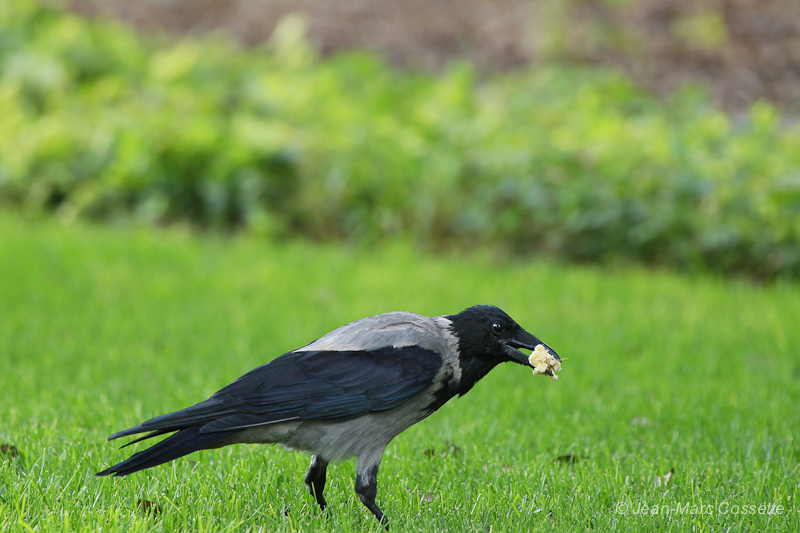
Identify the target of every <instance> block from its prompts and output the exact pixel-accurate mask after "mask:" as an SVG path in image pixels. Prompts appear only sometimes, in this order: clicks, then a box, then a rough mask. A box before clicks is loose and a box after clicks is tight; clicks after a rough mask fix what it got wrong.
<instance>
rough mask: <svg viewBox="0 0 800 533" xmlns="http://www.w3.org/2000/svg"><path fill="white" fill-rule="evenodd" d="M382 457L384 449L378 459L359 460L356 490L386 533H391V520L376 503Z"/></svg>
mask: <svg viewBox="0 0 800 533" xmlns="http://www.w3.org/2000/svg"><path fill="white" fill-rule="evenodd" d="M382 455H383V449H381V450H379V452H378V453H377V458H375V454H370V456H361V457H359V458H358V467H357V469H356V487H355V488H356V494H357V495H358V499H359V500H361V503H363V504H364V506H365V507H366V508H367V509H369V510H370V512H371V513H372V514H374V515H375V518H377V519H378V522H380V523H381V524H382V525H383V527H385V528H386V531H389V520H388V519H387V518H386V515H384V514H383V511H381V509H380V507H378V505H377V504H376V503H375V496H377V495H378V468H379V467H380V464H381V456H382Z"/></svg>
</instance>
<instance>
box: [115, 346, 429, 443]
mask: <svg viewBox="0 0 800 533" xmlns="http://www.w3.org/2000/svg"><path fill="white" fill-rule="evenodd" d="M441 366H442V356H441V355H440V354H438V353H437V352H435V351H432V350H428V349H425V348H421V347H419V346H404V347H400V348H393V347H384V348H380V349H376V350H370V351H295V352H289V353H287V354H284V355H282V356H281V357H279V358H277V359H275V360H274V361H272V362H270V363H267V364H265V365H262V366H260V367H258V368H256V369H255V370H252V371H251V372H248V373H247V374H245V375H244V376H242V377H241V378H239V379H238V380H236V381H234V382H233V383H231V384H230V385H228V386H226V387H225V388H223V389H221V390H220V391H218V392H216V393H215V394H214V395H212V396H211V398H209V399H208V400H206V401H204V402H201V403H199V404H197V405H194V406H192V407H189V408H186V409H183V410H181V411H177V412H175V413H170V414H166V415H163V416H159V417H156V418H153V419H151V420H148V421H147V422H144V423H143V424H140V425H138V426H136V427H133V428H131V429H128V430H125V431H121V432H119V433H116V434H114V435H112V436H111V437H110V438H109V440H111V439H116V438H119V437H124V436H127V435H133V434H136V433H143V432H146V431H151V432H152V433H151V434H149V435H146V436H145V437H143V438H149V437H154V436H156V435H162V434H164V433H169V432H171V431H177V430H180V429H185V428H188V427H195V426H199V428H200V429H199V431H200V433H212V432H221V431H231V430H240V429H245V428H248V427H254V426H260V425H266V424H274V423H277V422H283V421H288V420H337V419H348V418H354V417H357V416H360V415H363V414H366V413H369V412H376V411H384V410H387V409H392V408H394V407H398V406H400V405H402V404H403V403H405V402H407V401H408V400H410V399H411V398H413V397H415V396H416V395H417V394H419V393H420V392H422V391H423V390H424V389H425V388H427V387H428V386H430V385H431V384H432V383H433V381H434V378H435V377H436V374H437V373H438V372H439V370H440V369H441ZM139 440H141V439H139ZM134 442H136V441H134Z"/></svg>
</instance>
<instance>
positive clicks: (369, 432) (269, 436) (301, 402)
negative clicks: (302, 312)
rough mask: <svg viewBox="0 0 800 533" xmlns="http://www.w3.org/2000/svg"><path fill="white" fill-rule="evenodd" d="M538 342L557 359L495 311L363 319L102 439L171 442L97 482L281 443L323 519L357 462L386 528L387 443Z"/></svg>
mask: <svg viewBox="0 0 800 533" xmlns="http://www.w3.org/2000/svg"><path fill="white" fill-rule="evenodd" d="M539 344H541V345H543V346H544V347H545V348H546V349H547V350H548V351H549V352H550V353H551V354H552V355H553V356H554V358H555V359H556V360H559V361H560V358H559V357H558V355H557V354H556V352H555V351H554V350H553V349H552V348H550V347H549V346H548V345H546V344H545V343H543V342H542V341H540V340H539V339H538V338H537V337H536V336H534V335H532V334H531V333H528V332H527V331H525V330H524V329H523V328H522V327H521V326H520V325H519V324H517V323H516V322H515V321H514V320H513V319H512V318H511V317H510V316H509V315H508V314H506V313H505V312H504V311H502V310H501V309H500V308H498V307H496V306H493V305H475V306H472V307H468V308H467V309H464V310H463V311H461V312H460V313H458V314H455V315H441V316H434V317H427V316H423V315H419V314H416V313H411V312H405V311H395V312H389V313H383V314H379V315H375V316H370V317H367V318H362V319H360V320H356V321H354V322H350V323H349V324H346V325H344V326H341V327H339V328H337V329H335V330H333V331H331V332H330V333H328V334H326V335H324V336H322V337H320V338H319V339H317V340H315V341H313V342H311V343H310V344H308V345H306V346H304V347H302V348H299V349H296V350H293V351H291V352H288V353H285V354H283V355H281V356H279V357H277V358H275V359H273V360H272V361H270V362H268V363H266V364H263V365H261V366H259V367H257V368H255V369H254V370H251V371H250V372H248V373H246V374H245V375H243V376H242V377H240V378H239V379H237V380H236V381H234V382H232V383H230V384H229V385H227V386H225V387H223V388H222V389H220V390H219V391H217V392H215V393H214V394H212V395H211V397H210V398H209V399H207V400H205V401H203V402H200V403H198V404H196V405H193V406H191V407H187V408H185V409H182V410H180V411H176V412H173V413H169V414H165V415H161V416H157V417H155V418H152V419H150V420H147V421H146V422H143V423H141V424H139V425H137V426H134V427H132V428H130V429H126V430H124V431H120V432H118V433H114V434H113V435H111V436H110V437H109V438H108V440H114V439H119V438H121V437H127V436H130V435H137V434H140V433H146V435H144V436H142V437H139V438H137V439H136V440H133V441H131V442H129V443H128V444H126V445H125V446H129V445H131V444H134V443H136V442H140V441H142V440H146V439H150V438H152V437H157V436H160V435H165V434H167V433H171V435H170V436H168V437H167V438H165V439H163V440H161V441H160V442H158V443H157V444H155V445H153V446H151V447H150V448H147V449H145V450H143V451H140V452H138V453H136V454H134V455H132V456H131V457H129V458H128V459H126V460H124V461H122V462H120V463H118V464H116V465H114V466H112V467H110V468H107V469H105V470H103V471H101V472H98V473H97V475H98V476H109V475H114V476H127V475H129V474H132V473H134V472H138V471H140V470H144V469H147V468H152V467H154V466H158V465H161V464H164V463H167V462H169V461H172V460H174V459H177V458H179V457H182V456H185V455H187V454H190V453H192V452H195V451H198V450H206V449H213V448H220V447H223V446H228V445H231V444H237V443H266V444H281V445H283V446H284V447H285V448H288V449H293V450H303V451H306V452H309V453H310V454H311V464H310V465H309V468H308V471H307V472H306V474H305V479H304V481H305V485H306V487H307V489H308V492H309V494H310V495H311V496H312V497H313V498H314V499H315V500H316V503H317V505H318V506H319V508H320V509H321V511H323V512H324V511H325V510H326V509H327V507H328V503H327V501H326V500H325V497H324V495H323V491H324V489H325V481H326V475H327V468H328V465H329V464H331V463H335V462H340V461H343V460H346V459H349V458H352V457H356V458H357V463H356V478H355V492H356V495H357V496H358V498H359V500H360V501H361V503H362V504H363V505H364V506H365V507H366V508H367V509H368V510H369V511H370V512H371V513H372V514H373V515H374V516H375V518H377V519H378V521H379V522H380V523H381V525H383V526H384V527H385V529H386V530H388V529H389V522H388V519H387V518H386V515H385V514H384V513H383V511H381V509H380V507H379V506H378V504H377V503H376V497H377V493H378V469H379V467H380V463H381V458H382V457H383V452H384V450H385V448H386V446H387V445H388V444H389V442H391V441H392V439H394V438H395V437H396V436H397V435H399V434H400V433H401V432H403V431H405V430H406V429H408V428H409V427H410V426H412V425H414V424H416V423H417V422H420V421H421V420H423V419H425V418H427V417H428V416H429V415H431V414H432V413H434V412H435V411H436V410H437V409H439V408H440V407H441V406H442V405H444V404H445V403H446V402H448V401H449V400H450V399H452V398H453V397H455V396H463V395H464V394H466V393H467V392H469V391H470V390H471V389H472V388H473V386H474V385H475V384H476V383H477V382H478V381H479V380H481V379H482V378H483V377H484V376H486V375H487V374H488V373H489V371H491V370H492V369H493V368H494V367H495V366H497V365H498V364H500V363H504V362H513V363H518V364H521V365H523V366H526V367H529V368H530V367H532V366H533V365H532V364H531V362H530V361H529V359H528V356H526V355H525V353H523V352H522V351H520V350H521V349H526V350H534V349H535V348H536V346H537V345H539ZM547 373H549V374H550V375H551V377H555V376H553V374H552V373H551V372H550V371H548V372H547ZM125 446H123V448H124V447H125Z"/></svg>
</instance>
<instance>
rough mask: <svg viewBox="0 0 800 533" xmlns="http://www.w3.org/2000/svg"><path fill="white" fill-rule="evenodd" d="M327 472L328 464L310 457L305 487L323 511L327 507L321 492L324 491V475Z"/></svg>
mask: <svg viewBox="0 0 800 533" xmlns="http://www.w3.org/2000/svg"><path fill="white" fill-rule="evenodd" d="M327 470H328V463H327V462H326V461H325V460H324V459H320V458H319V457H317V456H316V455H314V456H312V457H311V464H310V465H309V467H308V472H306V487H308V493H309V494H311V495H312V496H314V497H315V498H316V499H317V504H318V505H319V508H320V509H322V510H323V511H324V510H325V508H326V507H327V506H328V502H326V501H325V497H324V496H323V495H322V491H323V490H325V474H326V472H327Z"/></svg>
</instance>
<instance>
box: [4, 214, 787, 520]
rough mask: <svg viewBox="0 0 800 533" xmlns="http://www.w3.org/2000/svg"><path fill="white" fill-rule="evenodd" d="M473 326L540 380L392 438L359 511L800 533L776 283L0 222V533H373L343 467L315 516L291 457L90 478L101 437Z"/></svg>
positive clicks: (484, 397) (192, 460)
mask: <svg viewBox="0 0 800 533" xmlns="http://www.w3.org/2000/svg"><path fill="white" fill-rule="evenodd" d="M476 303H494V304H496V305H498V306H500V307H502V308H503V309H504V310H506V311H507V312H508V313H509V314H510V315H511V316H512V317H514V318H515V319H516V320H517V321H518V322H519V323H520V324H521V325H522V326H523V327H525V328H526V329H528V330H529V331H531V332H533V333H534V334H536V335H537V336H539V337H540V338H541V339H542V340H544V341H545V342H547V343H548V344H550V345H551V346H553V348H555V349H556V350H557V351H558V353H559V354H560V355H562V357H564V358H565V361H564V368H563V371H562V372H561V378H560V379H559V380H558V381H557V382H551V381H550V380H548V379H546V378H544V377H540V376H537V377H533V376H531V373H530V371H529V370H525V369H523V368H522V367H519V366H512V365H505V366H503V367H500V368H498V369H496V370H495V371H494V372H493V373H491V374H490V375H489V376H488V377H487V378H486V379H484V380H483V381H482V382H481V383H479V384H478V385H477V386H476V387H475V389H474V390H473V391H472V392H470V393H469V394H468V395H467V396H465V397H464V398H461V399H457V400H453V401H452V402H450V403H449V404H447V405H445V407H444V408H442V409H441V410H440V411H439V412H438V413H436V414H434V415H433V416H431V417H430V418H429V419H427V420H425V421H424V422H422V423H421V424H419V425H417V426H415V427H413V428H411V429H410V430H408V431H407V432H405V433H403V434H402V435H400V436H399V437H398V438H397V439H396V440H395V441H394V442H393V443H392V444H391V445H390V446H389V448H388V449H387V452H386V455H385V457H384V461H383V463H382V468H381V475H380V477H379V484H380V485H379V492H378V503H379V505H381V507H382V508H383V510H384V511H385V512H386V513H387V515H388V516H389V518H390V520H391V524H392V526H393V528H394V530H395V531H520V532H523V531H536V530H547V531H550V530H552V531H566V530H589V529H596V530H610V529H617V530H640V531H687V530H690V529H693V530H694V531H717V530H720V531H723V530H726V529H728V528H730V530H731V531H736V530H747V531H755V530H761V531H766V530H770V531H772V530H775V531H789V530H793V531H798V530H800V515H798V509H800V505H799V504H798V502H797V499H798V497H800V488H798V481H797V480H798V477H799V476H798V470H800V442H795V436H796V435H797V432H798V428H800V414H798V409H797V407H796V406H797V405H798V404H800V384H799V383H798V378H799V376H800V353H798V347H799V346H800V328H798V324H800V288H799V287H798V286H797V285H789V284H784V285H780V284H779V285H769V286H754V285H752V284H749V283H748V282H746V281H741V280H723V279H716V278H710V277H685V276H678V275H673V274H669V273H663V272H651V271H647V270H644V269H641V268H622V267H620V268H616V269H600V268H587V267H575V266H564V265H561V264H556V263H552V262H547V261H540V262H525V263H522V262H513V261H506V260H502V259H497V258H493V257H492V256H491V255H490V254H488V253H477V254H472V255H469V256H447V257H431V256H428V255H421V254H419V253H417V252H415V251H414V250H413V249H412V248H410V247H408V246H405V245H403V244H388V245H386V246H384V247H379V248H371V249H368V248H359V247H346V246H332V245H325V246H315V245H312V244H303V243H283V244H269V243H266V242H264V241H263V240H258V239H255V238H248V237H236V238H224V237H221V236H213V235H212V236H208V235H206V236H200V237H198V236H197V235H193V234H192V233H191V232H189V231H182V230H179V229H172V230H163V231H158V230H153V229H137V228H131V227H105V228H98V227H92V226H85V225H80V224H76V225H71V226H61V225H58V224H56V223H54V222H50V221H26V222H22V221H20V220H18V219H16V218H12V217H9V216H2V217H0V390H1V391H2V395H0V412H1V413H2V415H1V416H0V442H2V443H3V444H4V445H6V446H4V447H3V453H1V454H0V530H3V531H100V530H102V531H126V532H128V531H178V530H182V531H254V530H263V531H298V530H299V531H329V530H330V531H345V532H348V531H370V530H374V531H378V530H379V527H378V524H377V522H376V521H375V520H374V519H373V518H372V516H371V515H370V514H369V513H368V511H367V510H366V509H365V508H363V506H362V505H361V504H360V503H359V502H358V499H357V498H356V496H355V494H354V493H353V490H352V486H353V475H354V470H355V465H354V462H352V461H350V462H347V463H344V464H341V465H337V466H334V467H333V468H332V469H331V470H329V481H328V485H327V487H326V496H327V499H328V501H329V502H330V503H331V513H330V516H329V517H328V516H326V515H322V514H320V513H318V512H317V510H316V507H315V505H314V504H313V500H312V498H311V497H310V496H309V495H308V494H306V492H305V487H304V485H303V474H304V472H305V468H306V466H307V462H308V457H307V456H305V455H304V454H301V453H297V452H287V451H285V450H283V449H281V448H277V447H266V446H245V445H240V446H234V447H229V448H224V449H221V450H215V451H206V452H199V453H196V454H194V455H191V456H188V457H185V458H182V459H180V460H178V461H176V462H174V463H171V464H168V465H164V466H161V467H158V468H155V469H152V470H148V471H144V472H141V473H137V474H134V475H132V476H129V477H127V478H122V479H109V478H97V477H95V476H94V472H97V471H98V470H100V469H103V468H105V467H107V466H109V465H111V464H113V463H116V462H118V461H120V460H122V459H123V458H125V457H127V456H128V455H129V450H130V449H126V450H123V451H119V450H118V449H117V448H118V445H117V444H116V442H115V443H108V442H106V440H105V439H106V437H108V435H110V434H111V433H113V432H115V431H118V430H121V429H124V428H127V427H129V426H132V425H134V424H136V423H139V422H141V421H142V420H144V419H146V418H150V417H152V416H155V415H159V414H163V413H165V412H167V411H172V410H176V409H179V408H182V407H185V406H188V405H190V404H193V403H195V402H197V401H200V400H203V399H205V398H207V397H208V396H209V395H210V394H211V393H213V392H214V391H216V390H217V389H218V388H220V387H221V386H223V385H225V384H227V383H228V382H230V381H232V380H233V379H235V378H237V377H239V376H240V375H241V374H243V373H244V372H245V371H247V370H250V369H251V368H253V367H255V366H257V365H259V364H261V363H263V362H265V361H267V360H269V359H271V358H273V357H276V356H277V355H280V354H281V353H283V352H285V351H288V350H290V349H293V348H296V347H299V346H301V345H304V344H307V343H308V342H310V341H311V340H313V339H315V338H317V337H319V336H321V335H322V334H324V333H325V332H327V331H329V330H331V329H333V328H335V327H336V326H339V325H341V324H344V323H345V322H348V321H350V320H354V319H357V318H360V317H363V316H367V315H370V314H375V313H380V312H384V311H390V310H409V311H416V312H419V313H423V314H430V315H433V314H449V313H456V312H458V311H460V310H461V309H463V308H464V307H467V306H469V305H472V304H476ZM12 446H13V447H12ZM137 446H139V448H137V449H141V447H142V445H137ZM645 506H646V507H645ZM759 506H772V507H771V508H769V509H767V508H766V507H764V508H761V509H760V508H759ZM778 506H782V507H778ZM653 511H655V514H650V513H652V512H653ZM768 511H771V512H768Z"/></svg>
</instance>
